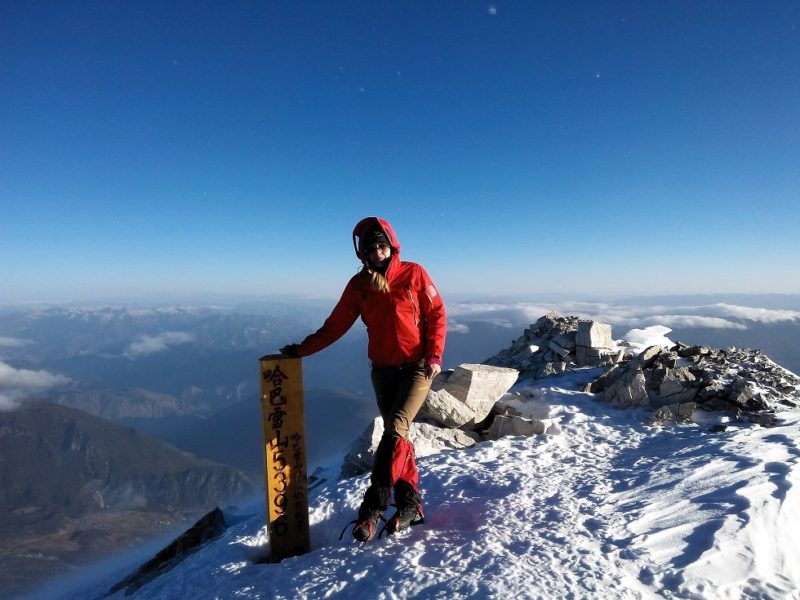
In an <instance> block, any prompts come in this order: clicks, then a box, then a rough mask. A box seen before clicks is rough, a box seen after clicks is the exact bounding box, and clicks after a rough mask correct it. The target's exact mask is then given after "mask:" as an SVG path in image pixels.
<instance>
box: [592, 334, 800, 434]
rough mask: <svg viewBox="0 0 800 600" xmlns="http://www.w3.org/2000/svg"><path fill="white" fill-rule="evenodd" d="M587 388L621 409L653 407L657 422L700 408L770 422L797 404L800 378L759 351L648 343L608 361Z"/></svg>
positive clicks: (687, 415)
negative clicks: (621, 358)
mask: <svg viewBox="0 0 800 600" xmlns="http://www.w3.org/2000/svg"><path fill="white" fill-rule="evenodd" d="M585 391H589V392H592V393H596V394H602V395H603V397H604V398H605V399H606V400H607V401H609V402H611V403H612V404H614V405H616V406H619V407H622V408H624V407H628V406H642V407H652V408H655V409H656V413H655V417H654V420H655V421H656V422H664V421H666V420H671V419H678V420H688V419H692V418H693V415H694V416H695V417H696V415H695V411H697V410H703V411H707V412H712V411H723V412H726V413H729V414H731V415H733V416H734V417H735V418H737V419H738V418H740V417H743V416H744V417H746V418H749V419H750V420H751V421H754V422H757V423H759V424H761V425H771V424H772V423H773V422H774V419H775V412H776V409H778V408H781V407H798V406H800V377H797V376H796V375H795V374H794V373H792V372H790V371H787V370H786V369H784V368H783V367H781V366H780V365H778V364H776V363H774V362H773V361H771V360H770V359H769V358H767V356H766V355H765V354H764V353H763V352H761V350H752V349H747V348H745V349H741V348H727V349H717V348H710V347H708V346H697V345H695V346H689V345H686V344H681V343H677V344H675V345H674V346H672V347H671V348H663V347H661V346H651V347H649V348H647V349H645V350H644V351H643V352H642V353H640V354H639V355H637V356H634V357H632V358H631V359H630V360H627V361H625V362H624V363H623V364H619V365H614V366H612V367H611V368H610V369H609V370H608V371H607V372H605V373H603V375H601V376H600V377H599V378H598V379H597V380H595V381H594V382H593V383H590V384H587V386H586V388H585Z"/></svg>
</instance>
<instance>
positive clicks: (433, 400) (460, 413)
mask: <svg viewBox="0 0 800 600" xmlns="http://www.w3.org/2000/svg"><path fill="white" fill-rule="evenodd" d="M420 414H421V415H422V416H424V417H427V418H430V419H432V420H434V421H436V422H437V423H440V424H442V425H444V426H445V427H461V426H462V425H465V424H467V423H474V422H475V411H474V410H472V409H471V408H469V407H468V406H467V405H466V404H464V402H462V401H461V400H459V399H458V398H456V397H455V396H453V395H452V394H451V393H450V392H448V391H447V390H446V389H440V390H431V391H430V392H428V396H427V398H425V404H424V405H423V407H422V410H421V411H420ZM479 421H480V420H479Z"/></svg>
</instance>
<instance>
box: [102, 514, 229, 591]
mask: <svg viewBox="0 0 800 600" xmlns="http://www.w3.org/2000/svg"><path fill="white" fill-rule="evenodd" d="M227 528H228V525H227V524H226V523H225V517H224V516H223V514H222V511H221V510H220V509H219V507H217V508H215V509H214V510H212V511H211V512H209V513H207V514H206V515H205V516H204V517H203V518H202V519H200V520H199V521H197V523H195V524H194V525H192V526H191V527H190V528H189V529H187V530H186V531H185V532H183V533H182V534H181V535H179V536H178V537H177V538H175V539H174V540H173V541H172V542H171V543H170V544H169V545H168V546H166V547H165V548H163V549H162V550H161V551H160V552H158V554H156V555H155V556H154V557H153V558H152V559H150V560H149V561H147V562H146V563H144V564H143V565H142V566H140V567H139V568H138V569H137V570H136V571H135V572H133V573H131V574H130V575H128V576H127V577H126V578H125V579H123V580H122V581H120V582H119V583H116V584H115V585H113V586H112V587H111V589H110V590H109V591H108V594H107V596H110V595H112V594H115V593H117V592H118V591H120V590H122V589H124V590H125V595H126V596H130V595H132V594H133V593H134V592H136V590H138V589H139V588H140V587H142V586H143V585H145V584H146V583H148V582H150V581H153V580H154V579H156V578H157V577H160V576H161V575H163V574H164V573H166V572H168V571H171V570H172V569H174V568H175V567H176V566H178V565H179V564H180V563H182V562H183V561H184V560H185V559H186V558H187V557H188V556H189V555H190V554H192V553H193V552H195V551H196V550H197V549H198V548H200V546H202V545H203V544H205V543H207V542H209V541H211V540H213V539H215V538H218V537H219V536H220V535H222V534H223V533H224V532H225V530H226V529H227Z"/></svg>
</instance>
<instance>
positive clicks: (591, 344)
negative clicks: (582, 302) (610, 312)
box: [575, 321, 614, 348]
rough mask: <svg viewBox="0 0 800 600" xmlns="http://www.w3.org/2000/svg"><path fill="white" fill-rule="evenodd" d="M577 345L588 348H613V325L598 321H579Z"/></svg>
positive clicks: (576, 337) (576, 335)
mask: <svg viewBox="0 0 800 600" xmlns="http://www.w3.org/2000/svg"><path fill="white" fill-rule="evenodd" d="M575 344H576V345H578V346H586V347H588V348H613V347H614V340H612V339H611V325H609V324H608V323H599V322H597V321H578V331H577V333H576V334H575Z"/></svg>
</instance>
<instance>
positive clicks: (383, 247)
mask: <svg viewBox="0 0 800 600" xmlns="http://www.w3.org/2000/svg"><path fill="white" fill-rule="evenodd" d="M388 249H389V244H373V245H372V246H368V247H367V252H368V253H372V252H377V251H378V250H380V251H381V252H386V251H387V250H388Z"/></svg>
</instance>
